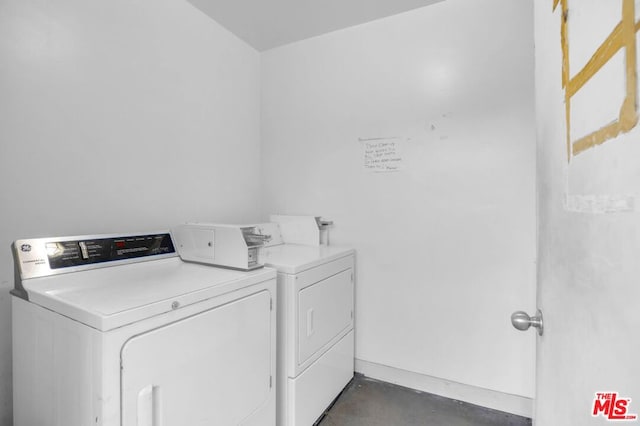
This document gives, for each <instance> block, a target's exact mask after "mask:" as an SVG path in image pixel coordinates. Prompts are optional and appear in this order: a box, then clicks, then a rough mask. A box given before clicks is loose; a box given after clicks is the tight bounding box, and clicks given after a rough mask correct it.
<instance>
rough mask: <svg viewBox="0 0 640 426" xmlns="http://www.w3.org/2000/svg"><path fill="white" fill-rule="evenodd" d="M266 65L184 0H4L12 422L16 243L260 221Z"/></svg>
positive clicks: (1, 116) (5, 319)
mask: <svg viewBox="0 0 640 426" xmlns="http://www.w3.org/2000/svg"><path fill="white" fill-rule="evenodd" d="M259 61H260V57H259V54H258V53H257V52H256V51H255V50H254V49H252V48H250V47H248V46H247V45H246V44H244V43H243V42H241V41H240V40H239V39H237V38H236V37H234V36H233V35H231V34H230V33H228V32H227V31H226V30H224V29H223V28H222V27H220V26H219V25H217V24H215V23H214V22H213V21H212V20H210V19H209V18H208V17H206V16H205V15H204V14H202V13H201V12H200V11H198V10H197V9H195V8H194V7H193V6H191V5H190V4H189V3H188V2H185V1H183V0H139V1H129V0H110V1H97V0H89V1H87V0H58V1H56V2H54V3H52V2H50V1H46V0H3V1H2V2H0V93H1V94H2V95H1V97H0V206H1V209H2V220H1V221H0V425H3V426H7V425H10V424H11V333H10V326H11V309H10V297H9V293H8V292H9V290H10V288H12V286H13V261H12V257H11V253H10V249H9V245H10V243H11V241H13V240H14V239H16V238H25V237H39V236H56V235H76V234H86V233H103V232H128V231H140V230H157V229H165V228H167V227H169V226H170V225H172V224H175V223H179V222H184V221H186V220H205V219H211V218H214V217H215V218H217V219H219V220H226V221H251V220H257V219H258V214H257V211H258V206H259V203H258V193H259V172H258V170H259V160H260V150H259V132H260V129H259V120H260V115H259V108H260V104H259V96H260V90H259V84H260V81H259Z"/></svg>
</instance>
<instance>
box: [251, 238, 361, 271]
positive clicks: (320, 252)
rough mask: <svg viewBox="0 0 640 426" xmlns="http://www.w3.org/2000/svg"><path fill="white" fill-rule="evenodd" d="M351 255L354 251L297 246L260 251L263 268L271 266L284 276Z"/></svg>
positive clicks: (332, 247)
mask: <svg viewBox="0 0 640 426" xmlns="http://www.w3.org/2000/svg"><path fill="white" fill-rule="evenodd" d="M353 253H354V250H353V249H351V248H345V247H337V246H307V245H299V244H281V245H279V246H272V247H265V248H264V249H262V256H263V262H264V264H265V266H271V267H273V268H276V269H277V270H278V271H280V272H284V273H286V274H297V273H298V272H302V271H305V270H307V269H311V268H314V267H316V266H319V265H322V264H323V263H327V262H330V261H332V260H336V259H339V258H341V257H345V256H349V255H351V254H353Z"/></svg>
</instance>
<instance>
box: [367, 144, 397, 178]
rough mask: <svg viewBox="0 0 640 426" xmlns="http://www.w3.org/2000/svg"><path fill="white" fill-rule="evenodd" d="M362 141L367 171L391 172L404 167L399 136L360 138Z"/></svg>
mask: <svg viewBox="0 0 640 426" xmlns="http://www.w3.org/2000/svg"><path fill="white" fill-rule="evenodd" d="M360 142H361V144H362V158H363V167H364V170H365V171H367V172H371V173H389V172H397V171H399V170H401V169H402V156H401V155H400V139H399V138H384V139H383V138H377V139H360Z"/></svg>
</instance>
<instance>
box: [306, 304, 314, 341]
mask: <svg viewBox="0 0 640 426" xmlns="http://www.w3.org/2000/svg"><path fill="white" fill-rule="evenodd" d="M313 331H314V330H313V309H309V310H308V311H307V337H309V336H311V335H312V334H313Z"/></svg>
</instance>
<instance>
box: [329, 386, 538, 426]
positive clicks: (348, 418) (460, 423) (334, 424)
mask: <svg viewBox="0 0 640 426" xmlns="http://www.w3.org/2000/svg"><path fill="white" fill-rule="evenodd" d="M405 425H406V426H411V425H421V426H507V425H509V426H528V425H531V419H528V418H525V417H520V416H516V415H513V414H508V413H504V412H502V411H494V410H490V409H488V408H484V407H480V406H477V405H472V404H468V403H466V402H460V401H456V400H453V399H448V398H443V397H441V396H437V395H433V394H430V393H425V392H420V391H416V390H413V389H408V388H404V387H401V386H397V385H393V384H391V383H386V382H381V381H378V380H373V379H369V378H367V377H364V376H362V375H356V377H355V378H354V379H353V381H352V382H351V383H350V384H349V385H348V386H347V387H346V388H345V390H344V392H343V393H342V395H341V396H340V397H339V398H338V399H337V400H336V402H335V404H334V405H333V406H332V407H331V408H330V409H329V411H328V412H327V413H326V414H325V417H324V418H322V419H321V420H320V421H319V423H317V426H405Z"/></svg>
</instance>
